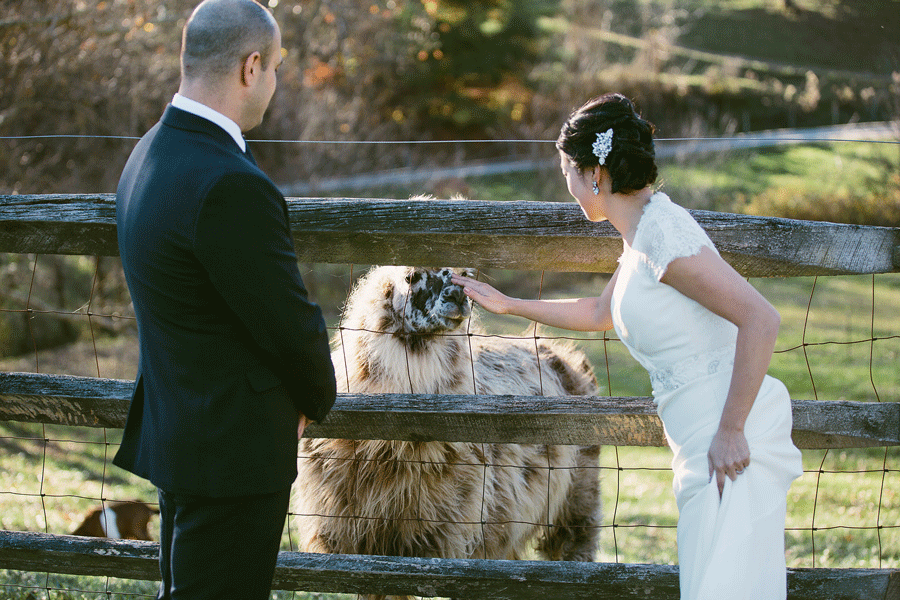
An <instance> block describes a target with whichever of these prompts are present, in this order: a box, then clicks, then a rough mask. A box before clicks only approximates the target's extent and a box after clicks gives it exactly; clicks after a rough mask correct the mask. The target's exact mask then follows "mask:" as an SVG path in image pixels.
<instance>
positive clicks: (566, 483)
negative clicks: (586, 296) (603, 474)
mask: <svg viewBox="0 0 900 600" xmlns="http://www.w3.org/2000/svg"><path fill="white" fill-rule="evenodd" d="M466 274H469V273H466ZM450 275H451V270H450V269H440V270H439V269H425V268H411V267H375V268H373V269H372V270H370V271H369V273H367V274H366V275H365V276H364V277H363V278H361V279H360V281H359V282H358V283H357V285H356V286H355V288H354V291H353V292H352V294H351V295H350V298H349V299H348V302H347V305H346V307H345V310H344V318H343V319H342V323H341V331H339V332H338V334H337V335H335V337H334V340H333V348H334V351H333V353H332V359H333V360H334V365H335V371H336V373H337V377H338V391H339V392H344V393H361V394H367V393H369V394H379V393H415V394H499V395H504V394H509V395H517V396H541V395H543V396H557V395H578V396H590V395H596V393H597V387H596V380H595V379H594V375H593V371H592V369H591V367H590V365H589V364H588V362H587V360H586V358H585V356H584V354H583V353H581V352H580V351H578V350H575V349H574V348H572V347H571V346H570V345H565V344H560V343H557V342H553V341H550V340H538V341H537V342H535V341H534V340H515V339H503V338H499V337H489V336H486V335H483V333H482V332H481V331H480V330H478V329H477V327H476V326H475V324H474V323H471V322H470V318H469V317H470V312H471V308H470V304H469V301H468V299H467V298H466V297H465V295H464V294H463V292H462V288H461V287H460V286H458V285H455V284H453V283H452V282H451V281H450ZM470 334H475V335H470ZM599 451H600V448H599V446H585V447H578V446H545V445H525V444H481V443H468V442H404V441H382V440H364V441H354V440H341V439H303V440H301V457H300V461H299V463H298V464H299V470H300V474H299V477H298V479H297V486H296V492H297V497H296V505H295V508H296V512H297V513H298V514H299V517H298V519H297V520H298V521H299V529H300V547H301V549H302V550H304V551H308V552H326V553H349V554H381V555H394V556H420V557H447V558H490V559H518V558H522V557H523V556H524V555H525V554H526V552H527V551H528V550H529V549H530V548H531V546H532V543H533V541H534V540H537V544H536V549H537V551H538V552H539V553H540V555H541V556H543V557H544V558H547V559H551V560H580V561H590V560H593V558H594V554H595V551H596V549H597V538H598V531H599V524H600V506H599V502H600V501H599V477H598V469H597V467H598V457H599Z"/></svg>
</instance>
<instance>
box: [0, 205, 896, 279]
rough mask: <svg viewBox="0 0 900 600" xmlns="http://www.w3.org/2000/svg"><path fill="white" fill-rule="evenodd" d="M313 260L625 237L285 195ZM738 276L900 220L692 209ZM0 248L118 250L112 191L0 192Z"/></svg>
mask: <svg viewBox="0 0 900 600" xmlns="http://www.w3.org/2000/svg"><path fill="white" fill-rule="evenodd" d="M288 210H289V212H290V219H291V227H292V229H293V231H294V238H295V240H296V242H297V244H296V246H297V254H298V258H299V259H300V260H302V261H304V262H317V263H363V264H403V265H407V264H408V265H436V266H460V267H463V266H465V267H502V268H510V269H528V270H542V269H543V270H548V271H587V272H600V273H603V272H606V273H612V272H613V271H614V270H615V267H616V260H617V259H618V257H619V255H620V254H621V253H622V241H621V238H620V237H619V235H618V233H617V232H616V231H615V229H614V228H613V227H612V226H611V225H609V224H608V223H591V222H589V221H587V220H585V219H584V216H583V215H582V214H581V210H580V209H579V208H578V206H577V205H575V204H574V203H555V202H488V201H479V200H369V199H325V198H290V199H289V200H288ZM692 212H693V214H694V216H695V217H696V218H697V220H698V222H699V223H700V225H702V226H703V228H704V229H706V231H707V232H708V233H709V236H710V237H711V238H712V240H713V242H715V244H716V246H717V247H718V248H719V250H720V252H721V253H722V255H723V256H724V257H725V259H726V260H728V261H729V262H730V263H731V265H732V266H734V268H735V269H737V270H738V271H739V272H740V273H741V274H743V275H744V276H746V277H772V276H778V277H792V276H800V275H841V274H859V273H890V272H898V271H900V229H898V228H893V227H865V226H860V225H842V224H836V223H822V222H816V221H797V220H792V219H779V218H773V217H753V216H747V215H734V214H725V213H715V212H709V211H692ZM0 252H18V253H28V252H35V253H44V254H89V255H101V256H115V255H117V254H118V247H117V244H116V220H115V196H114V195H112V194H93V195H37V196H0Z"/></svg>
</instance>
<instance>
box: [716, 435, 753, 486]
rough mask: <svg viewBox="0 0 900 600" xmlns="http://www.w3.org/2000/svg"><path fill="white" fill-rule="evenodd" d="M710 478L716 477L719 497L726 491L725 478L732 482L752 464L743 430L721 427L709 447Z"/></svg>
mask: <svg viewBox="0 0 900 600" xmlns="http://www.w3.org/2000/svg"><path fill="white" fill-rule="evenodd" d="M707 458H708V459H709V476H710V478H712V476H713V473H715V476H716V483H718V485H719V496H720V497H721V496H722V490H723V489H725V477H729V478H730V479H731V480H732V481H734V480H735V479H737V476H738V475H740V474H741V473H743V472H744V469H745V468H746V467H747V466H748V465H749V464H750V446H749V445H748V444H747V438H746V437H745V436H744V432H743V430H740V429H728V428H725V427H719V430H718V431H717V432H716V435H715V436H714V437H713V440H712V444H710V446H709V453H708V454H707Z"/></svg>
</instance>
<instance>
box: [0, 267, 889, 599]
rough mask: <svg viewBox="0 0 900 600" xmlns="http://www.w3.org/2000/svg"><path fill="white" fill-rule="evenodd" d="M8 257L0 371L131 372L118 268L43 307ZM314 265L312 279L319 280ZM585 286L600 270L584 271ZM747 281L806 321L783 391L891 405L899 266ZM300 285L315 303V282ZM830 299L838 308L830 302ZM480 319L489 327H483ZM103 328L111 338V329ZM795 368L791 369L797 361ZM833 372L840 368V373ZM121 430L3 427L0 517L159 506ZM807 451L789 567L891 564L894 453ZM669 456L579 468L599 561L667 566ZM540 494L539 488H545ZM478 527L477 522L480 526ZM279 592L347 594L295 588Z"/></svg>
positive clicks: (619, 454) (89, 582)
mask: <svg viewBox="0 0 900 600" xmlns="http://www.w3.org/2000/svg"><path fill="white" fill-rule="evenodd" d="M15 258H16V261H13V260H9V261H6V263H5V264H10V263H12V262H17V264H19V265H20V268H24V267H22V264H23V261H24V262H25V263H27V268H28V270H29V271H30V273H29V275H28V277H27V279H28V280H29V281H30V283H29V285H28V288H27V292H26V293H25V294H24V297H16V298H15V299H14V300H13V301H12V303H10V299H9V297H8V298H7V305H6V306H5V307H0V325H2V324H3V323H9V322H12V321H16V322H19V323H24V326H25V327H27V328H28V337H29V339H30V340H31V343H32V349H31V351H30V352H29V353H28V354H26V355H25V356H24V357H17V358H9V359H4V360H2V362H0V369H2V370H5V371H22V372H34V373H59V374H73V375H84V376H96V377H112V378H120V379H129V378H132V377H133V376H134V370H135V369H136V361H137V352H136V333H135V327H134V316H133V313H131V312H129V311H128V310H127V309H125V310H119V309H118V308H117V309H115V310H110V309H109V308H108V307H107V306H105V305H104V306H100V304H102V303H101V302H100V300H99V299H98V295H99V293H98V289H100V288H102V287H103V285H106V284H105V283H104V282H108V281H109V280H110V279H117V278H118V280H119V281H121V280H122V276H121V274H120V272H119V267H117V266H115V265H110V264H109V263H108V262H106V263H103V262H101V260H100V259H94V258H92V257H82V258H81V259H79V260H81V261H82V265H91V267H92V271H93V272H92V274H91V276H90V279H91V283H90V285H89V289H88V290H87V291H86V293H85V294H84V295H83V296H81V297H78V298H66V300H65V304H64V305H60V306H59V307H56V308H53V307H51V308H48V305H50V304H52V303H50V302H45V301H42V299H41V298H40V297H39V296H40V295H41V292H40V291H39V290H40V289H42V288H41V287H40V286H39V285H38V283H39V282H40V281H41V280H42V279H43V278H45V277H49V276H48V275H47V273H48V272H50V271H52V270H53V269H54V268H56V263H55V260H56V259H55V258H54V257H50V256H43V255H29V256H18V257H15ZM306 269H307V274H306V275H305V277H307V276H309V277H310V278H311V279H313V280H316V279H318V278H319V277H320V276H322V272H324V273H325V275H324V277H325V278H327V279H331V280H339V281H341V282H343V285H344V289H345V295H344V297H346V295H347V294H349V292H350V286H352V283H353V282H354V280H355V279H356V278H357V277H358V276H359V275H360V273H361V271H363V270H364V269H363V268H362V267H360V266H358V265H345V266H335V265H328V266H320V265H316V266H306ZM317 270H319V271H320V275H319V276H317V275H315V272H316V271H317ZM20 275H21V273H20ZM526 276H527V277H533V278H534V279H535V286H536V287H537V295H538V296H539V297H540V296H541V295H542V294H544V293H545V291H544V281H543V278H544V273H529V274H527V275H526ZM593 283H596V281H595V280H591V285H592V284H593ZM751 283H754V284H755V285H757V284H758V285H759V286H760V287H761V289H762V290H763V291H764V294H766V295H767V296H771V297H770V300H772V302H773V304H775V305H776V308H779V310H780V311H781V312H782V314H783V315H784V316H785V317H788V318H792V319H794V320H795V321H797V322H800V323H802V326H801V327H800V329H799V331H788V332H784V331H783V334H782V336H781V339H780V340H779V345H778V348H777V349H776V354H775V357H774V359H773V367H772V369H771V370H770V373H772V374H773V375H775V376H777V377H779V378H782V379H783V380H784V381H785V383H786V384H787V386H788V388H789V389H790V390H791V395H792V397H793V398H797V397H808V398H813V399H816V400H822V401H830V400H840V399H845V398H847V397H858V396H867V397H868V398H870V399H872V400H874V401H876V402H891V401H896V400H897V392H898V390H900V374H898V373H897V370H896V369H895V368H893V367H892V366H891V365H894V364H896V361H897V357H898V353H900V331H898V329H897V322H896V318H895V315H896V312H895V310H896V308H897V306H898V305H900V300H898V298H900V281H898V278H897V276H896V275H895V274H888V275H877V276H876V275H873V276H864V277H860V276H852V277H829V278H818V277H816V278H802V281H788V280H784V281H778V280H776V281H762V280H752V281H751ZM314 287H315V286H311V288H314ZM311 292H312V294H311V295H312V297H313V299H316V297H317V296H316V292H315V289H311ZM860 294H863V295H864V301H860V299H859V295H860ZM798 298H804V300H803V301H802V302H801V301H798ZM342 302H343V298H339V299H335V304H334V306H332V307H330V308H331V310H330V311H329V310H326V313H329V312H330V313H331V314H332V315H336V314H338V313H339V306H340V305H341V304H342ZM842 302H843V303H842ZM832 304H840V306H839V307H838V308H830V307H831V305H832ZM125 305H127V300H126V302H125ZM804 305H805V306H804ZM66 306H69V307H71V306H74V307H75V308H67V307H66ZM798 307H799V308H798ZM323 308H326V309H328V308H329V307H326V306H323ZM797 311H800V314H799V315H798V314H796V313H797ZM835 315H837V318H835ZM42 320H46V321H63V322H70V321H73V320H77V321H80V322H81V325H82V326H83V327H84V328H85V329H86V331H87V335H82V336H81V341H80V342H78V343H77V344H75V345H71V346H68V347H67V349H66V351H63V350H60V349H57V350H39V349H38V343H37V340H38V338H39V336H40V333H39V332H38V327H37V326H38V324H40V322H41V321H42ZM329 321H330V323H329V329H330V331H331V332H332V337H334V336H339V335H340V334H341V333H342V331H344V330H346V328H345V326H344V324H343V323H342V322H341V320H340V317H339V316H338V317H334V316H332V317H330V318H329ZM520 325H521V323H520ZM505 326H506V325H505V324H502V323H501V324H500V325H498V327H501V328H502V327H505ZM486 329H489V330H491V332H492V333H493V332H494V329H493V325H491V324H490V323H488V324H487V326H486ZM113 331H114V332H116V335H111V332H113ZM557 333H558V332H557ZM557 333H554V334H553V337H559V338H565V339H568V340H570V341H572V342H574V343H576V344H577V345H578V346H579V347H581V348H582V349H584V350H585V352H587V353H588V355H589V357H590V358H591V362H592V363H593V366H594V368H595V372H596V374H597V376H598V379H599V380H600V384H601V392H600V393H601V394H602V395H608V396H614V395H615V396H620V395H649V382H647V381H646V378H645V377H643V378H642V375H641V374H640V367H638V366H637V365H636V363H634V362H633V361H632V360H631V359H630V357H629V356H627V351H626V350H625V349H624V347H623V346H622V344H621V342H620V341H619V340H618V339H616V338H615V337H614V336H613V335H610V334H608V333H602V334H590V335H588V334H585V335H578V336H572V335H570V334H562V333H558V335H557ZM502 335H503V336H505V337H509V338H512V339H519V340H527V341H534V342H536V341H537V339H538V338H539V337H540V336H544V337H546V336H547V334H546V333H541V334H538V333H537V331H536V330H535V331H533V332H532V333H530V334H529V333H526V334H511V333H502ZM791 364H793V365H794V366H793V367H792V366H791ZM796 364H800V365H801V367H800V368H799V369H798V368H796ZM842 370H843V371H845V372H846V373H845V374H840V373H838V374H836V373H835V371H842ZM798 373H799V374H800V375H798ZM339 391H342V390H339ZM119 435H120V434H119V432H118V431H116V430H107V429H90V428H76V427H62V426H51V425H34V424H23V423H14V422H2V423H0V451H2V454H0V464H2V465H3V468H2V469H0V528H3V529H9V530H16V531H39V532H45V533H54V534H67V533H71V532H72V531H74V530H75V529H76V528H77V527H78V525H79V524H80V522H81V521H82V520H83V519H84V518H85V517H86V516H87V515H88V514H89V513H90V512H91V511H93V510H95V509H98V508H99V509H101V510H102V509H106V508H109V507H110V506H111V505H112V504H113V503H116V502H127V501H132V500H136V501H140V502H143V503H146V504H147V505H149V506H151V507H155V506H156V492H155V490H154V489H153V488H152V486H150V484H148V483H147V482H144V481H142V480H139V479H137V478H134V477H132V476H131V475H129V474H126V473H123V472H121V471H119V470H117V469H114V468H113V467H111V462H110V461H111V458H112V456H113V455H114V454H115V451H116V449H117V447H118V441H119ZM803 453H804V465H805V473H804V475H803V477H801V478H800V479H799V480H798V481H797V482H795V484H794V486H793V488H792V490H791V492H790V495H789V498H788V522H787V528H786V538H787V541H786V544H787V556H788V565H789V566H792V567H871V568H886V567H891V568H897V567H900V449H898V448H896V447H885V448H867V449H841V450H804V452H803ZM669 459H670V457H669V451H668V449H665V448H632V447H615V446H607V447H604V448H603V450H602V452H601V456H600V461H599V463H598V464H597V466H596V467H590V469H591V470H593V471H595V472H596V476H597V477H599V479H600V482H601V493H602V498H603V517H602V522H601V523H600V524H599V525H598V528H599V529H600V548H599V552H598V557H597V558H598V560H602V561H609V562H630V563H637V562H647V563H668V564H674V563H676V562H677V553H676V535H675V532H676V524H677V509H676V507H675V502H674V497H673V494H672V492H671V472H670V469H669ZM415 466H418V467H419V468H422V469H425V468H429V467H431V466H433V465H431V464H430V463H429V462H428V461H422V462H420V463H418V464H417V465H415ZM475 466H477V467H478V468H481V469H483V470H485V471H487V470H488V469H489V468H525V467H524V466H520V465H503V464H492V463H490V461H489V460H487V459H485V460H484V461H481V462H479V463H478V464H476V465H475ZM572 468H574V466H573V467H572ZM547 469H548V477H547V480H548V482H549V480H550V477H549V471H550V470H551V467H550V466H549V465H548V467H547ZM550 493H551V490H550V489H549V486H548V490H547V494H548V496H549V494H550ZM306 517H308V515H304V514H300V513H298V512H295V511H294V510H292V511H291V512H290V513H289V515H288V523H287V526H286V529H285V534H284V540H283V548H284V549H286V550H287V549H290V550H295V551H297V550H299V551H302V550H303V549H302V548H299V547H298V545H297V538H298V536H297V528H298V527H299V526H300V521H301V520H302V519H304V518H306ZM516 522H520V523H525V524H531V525H535V526H537V527H539V528H549V527H550V526H551V524H550V523H549V522H548V520H542V521H539V522H526V521H516ZM152 525H155V522H154V523H153V524H152ZM475 525H480V526H482V527H483V526H484V525H485V523H483V522H479V523H475ZM151 530H152V527H151ZM154 538H155V535H154ZM2 580H6V582H5V583H0V590H4V589H5V591H6V593H9V594H10V595H13V594H18V596H16V597H23V598H24V597H31V598H33V597H35V594H38V595H44V596H46V597H48V598H53V597H58V598H69V597H101V596H102V597H106V598H112V597H122V598H129V597H153V595H154V594H155V591H154V590H155V584H152V583H148V582H134V581H127V580H117V579H114V578H110V577H67V576H57V575H51V574H40V573H16V572H11V571H7V572H2V573H0V581H2ZM79 594H80V595H81V596H79ZM276 595H277V596H279V597H285V598H286V597H291V598H318V597H328V598H338V597H343V596H340V595H320V594H307V593H303V592H284V593H279V594H276ZM347 597H348V598H351V597H353V596H347Z"/></svg>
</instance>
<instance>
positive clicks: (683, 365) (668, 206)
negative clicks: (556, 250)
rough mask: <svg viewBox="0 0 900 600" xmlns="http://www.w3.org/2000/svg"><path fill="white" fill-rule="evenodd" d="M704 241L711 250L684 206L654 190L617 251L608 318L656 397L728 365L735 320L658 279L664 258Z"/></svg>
mask: <svg viewBox="0 0 900 600" xmlns="http://www.w3.org/2000/svg"><path fill="white" fill-rule="evenodd" d="M703 246H707V247H709V248H711V249H712V250H713V251H715V246H714V245H713V243H712V241H711V240H710V239H709V237H708V236H707V235H706V232H705V231H703V229H702V228H701V227H700V225H698V224H697V222H696V221H695V220H694V219H693V217H692V216H691V215H690V213H689V212H688V211H686V210H685V209H684V208H682V207H680V206H678V205H677V204H674V203H673V202H672V201H671V200H669V197H668V196H666V195H665V194H663V193H656V194H654V195H653V196H652V197H651V199H650V201H649V202H648V203H647V205H646V206H645V207H644V212H643V215H642V216H641V219H640V222H639V223H638V227H637V231H636V232H635V236H634V239H633V241H632V244H631V246H629V245H628V244H627V243H625V247H624V251H623V252H622V256H621V257H620V258H619V262H620V265H621V266H620V270H619V276H618V279H617V281H616V287H615V290H614V291H613V296H612V305H611V309H612V316H613V325H614V326H615V329H616V333H617V334H618V335H619V338H620V339H621V340H622V341H623V342H624V343H625V345H626V347H627V348H628V350H629V352H631V354H632V356H634V357H635V359H637V361H638V362H640V363H641V365H643V366H644V368H646V369H647V371H648V372H649V373H650V381H651V383H652V385H653V394H654V397H655V398H656V400H657V402H659V401H660V399H661V397H662V396H664V395H665V394H668V393H671V392H673V391H675V390H677V389H678V388H679V387H680V386H682V385H684V384H685V383H687V382H689V381H691V380H693V379H695V378H697V377H703V376H708V375H713V374H716V373H721V372H726V371H727V372H728V373H730V370H731V365H732V364H733V362H734V349H735V340H736V338H737V327H736V326H735V325H734V324H733V323H731V322H730V321H728V320H726V319H723V318H721V317H719V316H718V315H716V314H714V313H712V312H710V311H709V310H708V309H706V308H705V307H704V306H702V305H701V304H699V303H698V302H696V301H694V300H692V299H690V298H688V297H686V296H684V295H683V294H681V293H680V292H678V291H677V290H675V288H673V287H671V286H668V285H666V284H664V283H662V282H661V281H660V279H661V278H662V277H663V275H664V274H665V272H666V269H667V268H668V265H669V263H671V262H672V261H673V260H675V259H676V258H680V257H685V256H694V255H696V254H697V253H699V252H700V250H701V248H703Z"/></svg>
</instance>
